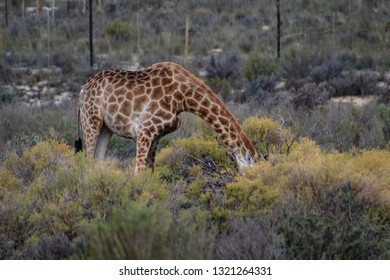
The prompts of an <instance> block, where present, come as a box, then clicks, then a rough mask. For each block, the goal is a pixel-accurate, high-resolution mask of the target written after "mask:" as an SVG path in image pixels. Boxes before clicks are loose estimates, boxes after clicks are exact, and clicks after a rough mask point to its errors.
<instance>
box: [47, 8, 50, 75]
mask: <svg viewBox="0 0 390 280" xmlns="http://www.w3.org/2000/svg"><path fill="white" fill-rule="evenodd" d="M49 67H50V12H49V11H47V68H49Z"/></svg>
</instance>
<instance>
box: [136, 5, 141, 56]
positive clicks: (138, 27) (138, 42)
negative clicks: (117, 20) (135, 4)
mask: <svg viewBox="0 0 390 280" xmlns="http://www.w3.org/2000/svg"><path fill="white" fill-rule="evenodd" d="M136 21H137V51H138V53H140V52H141V43H140V30H139V29H140V24H139V12H137V17H136Z"/></svg>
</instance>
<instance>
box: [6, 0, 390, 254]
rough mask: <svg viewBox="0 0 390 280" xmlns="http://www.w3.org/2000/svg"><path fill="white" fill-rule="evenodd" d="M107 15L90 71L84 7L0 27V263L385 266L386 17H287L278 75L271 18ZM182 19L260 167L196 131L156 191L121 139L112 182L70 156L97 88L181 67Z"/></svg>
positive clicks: (180, 145) (264, 10)
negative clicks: (106, 76) (334, 262)
mask: <svg viewBox="0 0 390 280" xmlns="http://www.w3.org/2000/svg"><path fill="white" fill-rule="evenodd" d="M40 2H42V5H45V4H47V3H46V2H45V1H40ZM100 2H102V4H101V5H98V6H96V9H95V11H94V15H95V18H98V19H99V20H95V29H94V38H95V62H96V63H95V65H94V67H93V69H90V68H89V64H88V43H87V40H88V33H87V31H88V19H87V16H86V15H87V12H86V11H84V9H83V7H82V3H83V1H56V3H57V5H58V10H56V11H55V13H54V14H53V13H46V12H41V13H40V14H39V15H37V14H35V13H28V12H27V10H26V11H25V12H22V7H21V4H20V3H21V1H11V4H10V10H9V15H8V17H9V22H8V26H5V25H1V26H0V55H1V57H0V259H125V258H129V259H389V258H390V214H389V213H390V176H389V173H390V72H389V69H390V60H389V56H388V53H389V49H388V46H389V40H390V38H389V32H387V31H388V29H389V24H390V23H389V19H388V14H389V12H390V6H389V4H388V3H387V1H380V0H379V1H365V0H364V1H354V0H348V1H337V3H336V4H335V3H333V2H335V1H323V0H314V1H305V0H301V1H282V38H281V39H282V52H281V57H280V58H279V59H276V58H275V57H276V51H275V45H276V38H275V33H276V22H275V10H274V9H275V5H274V4H275V3H274V1H271V0H270V1H238V0H237V1H236V0H231V1H203V0H197V1H176V0H169V1H168V0H167V1H154V0H152V1H96V2H95V1H94V3H100ZM23 3H25V5H26V7H27V6H34V5H35V3H36V2H35V1H32V0H25V1H23ZM67 3H69V4H70V6H68V7H67V6H66V4H67ZM0 5H3V3H1V4H0ZM2 11H3V9H2ZM129 11H131V12H129ZM187 15H189V18H190V30H189V58H188V65H186V67H187V68H188V69H189V70H190V71H191V72H193V73H194V74H196V75H198V76H200V77H201V79H203V80H204V81H205V82H206V83H207V84H208V85H209V86H210V87H211V88H212V89H213V90H214V91H215V92H216V93H217V94H218V95H219V96H220V97H221V98H222V99H223V100H224V101H225V103H226V104H227V106H228V107H229V109H230V110H231V111H232V113H233V115H234V116H236V117H237V119H238V121H239V122H240V124H241V125H242V127H243V129H244V130H245V131H246V132H247V134H248V136H249V138H250V139H251V140H252V141H253V143H254V144H255V146H256V149H257V150H258V151H260V152H261V154H262V160H261V161H260V162H259V163H257V164H256V165H255V166H254V167H253V168H251V169H250V170H248V172H247V173H246V174H244V175H240V174H238V172H237V170H236V166H235V163H234V161H233V160H232V159H231V158H230V155H229V154H228V152H227V151H226V150H225V148H224V147H222V146H221V143H220V141H219V140H218V138H217V137H216V135H215V134H214V132H213V131H212V130H211V129H210V127H209V126H208V125H207V124H205V123H204V122H202V121H201V120H199V119H198V118H196V117H194V116H192V115H189V114H183V115H181V116H180V117H181V118H182V125H181V127H180V129H179V130H178V131H176V132H175V133H173V134H170V135H167V136H165V137H164V138H163V139H162V140H161V141H160V146H159V149H158V153H157V159H156V168H155V172H154V173H151V172H146V173H145V174H142V175H140V176H134V174H133V169H134V166H133V156H134V150H135V147H134V143H133V142H132V141H129V140H125V139H123V138H120V137H116V136H114V137H113V139H112V140H111V142H110V145H109V151H108V160H107V161H106V162H105V163H103V164H101V163H97V162H95V161H94V160H91V159H87V158H85V157H84V156H83V155H82V154H75V153H74V150H73V148H72V147H71V146H72V145H73V141H74V139H75V138H76V137H77V136H76V134H77V119H76V117H77V114H76V109H77V97H78V91H79V88H80V86H81V84H82V83H83V82H84V81H85V79H86V78H87V77H88V76H89V75H91V74H92V73H95V72H97V71H98V70H100V69H103V68H124V69H137V68H141V67H146V66H149V65H150V64H152V63H154V62H156V61H162V60H173V61H176V62H179V63H181V62H182V61H183V57H182V54H183V53H184V49H183V48H184V28H185V17H186V16H187ZM48 20H49V22H48ZM354 98H356V99H354ZM359 102H360V103H359Z"/></svg>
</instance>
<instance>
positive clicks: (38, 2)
mask: <svg viewBox="0 0 390 280" xmlns="http://www.w3.org/2000/svg"><path fill="white" fill-rule="evenodd" d="M35 8H36V10H37V11H36V13H37V16H39V13H40V10H41V1H40V0H35Z"/></svg>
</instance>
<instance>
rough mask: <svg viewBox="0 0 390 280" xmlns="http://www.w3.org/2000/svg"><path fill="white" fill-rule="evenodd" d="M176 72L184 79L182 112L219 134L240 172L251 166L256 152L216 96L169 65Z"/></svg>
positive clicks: (184, 71) (194, 78)
mask: <svg viewBox="0 0 390 280" xmlns="http://www.w3.org/2000/svg"><path fill="white" fill-rule="evenodd" d="M168 64H169V65H170V66H174V68H176V69H177V70H178V73H179V76H180V77H179V79H184V78H185V79H186V83H185V84H186V85H188V88H186V91H184V99H183V100H182V106H178V107H181V110H178V113H180V112H181V111H187V112H191V113H193V114H195V115H197V116H199V117H200V118H202V119H203V120H205V121H206V122H207V123H208V124H210V126H211V127H212V128H213V129H214V131H215V132H216V133H217V134H218V136H219V137H220V139H221V140H222V142H223V144H224V145H225V147H226V148H227V149H228V150H230V151H231V152H232V153H233V155H234V157H235V160H236V162H237V165H238V167H239V169H240V170H244V169H245V168H246V167H247V166H250V165H252V164H253V162H254V160H255V159H256V156H257V154H256V150H255V148H254V147H253V145H252V143H251V142H250V140H249V138H248V136H247V135H246V134H245V132H244V131H243V130H242V129H241V127H240V125H239V124H238V122H237V120H236V119H235V118H234V116H233V115H232V113H231V112H230V111H229V110H228V109H227V108H226V106H225V105H224V103H223V102H222V101H221V100H220V99H219V98H218V96H217V95H216V94H215V93H214V92H213V91H212V90H211V89H210V88H209V87H208V86H207V85H206V84H205V83H203V82H202V81H201V80H200V79H198V78H197V77H195V76H194V75H192V74H191V73H190V72H188V71H187V70H185V69H184V68H182V67H181V66H179V65H177V64H173V63H168Z"/></svg>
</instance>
